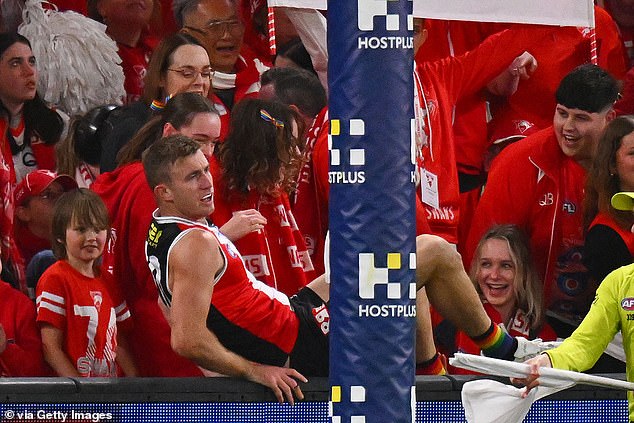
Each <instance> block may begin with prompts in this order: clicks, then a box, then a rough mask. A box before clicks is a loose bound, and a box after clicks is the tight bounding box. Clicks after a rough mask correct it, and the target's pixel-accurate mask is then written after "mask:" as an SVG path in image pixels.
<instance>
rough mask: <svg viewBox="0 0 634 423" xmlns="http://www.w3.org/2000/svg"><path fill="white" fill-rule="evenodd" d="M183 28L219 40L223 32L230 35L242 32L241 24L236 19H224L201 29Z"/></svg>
mask: <svg viewBox="0 0 634 423" xmlns="http://www.w3.org/2000/svg"><path fill="white" fill-rule="evenodd" d="M185 28H187V29H191V30H192V31H195V32H198V33H200V34H204V35H208V36H210V37H214V38H219V37H222V36H223V35H224V34H225V32H228V33H229V34H232V35H236V34H239V33H240V32H241V31H242V28H243V26H242V22H240V21H239V20H238V19H225V20H222V21H213V22H209V23H208V24H207V25H205V27H203V28H194V27H192V26H185Z"/></svg>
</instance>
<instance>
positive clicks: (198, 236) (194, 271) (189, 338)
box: [169, 230, 307, 404]
mask: <svg viewBox="0 0 634 423" xmlns="http://www.w3.org/2000/svg"><path fill="white" fill-rule="evenodd" d="M169 263H170V266H169V281H170V285H171V286H170V288H171V290H172V307H171V315H170V318H171V325H172V337H171V343H172V348H173V349H174V351H176V352H177V353H179V354H181V355H182V356H184V357H186V358H189V359H190V360H192V361H194V362H195V363H197V364H198V365H199V366H201V367H204V368H205V369H208V370H211V371H215V372H219V373H222V374H224V375H227V376H233V377H242V378H245V379H249V380H252V381H254V382H257V383H260V384H262V385H265V386H267V387H269V388H270V389H271V390H273V393H274V394H275V396H276V398H277V399H278V401H280V402H284V400H285V399H286V400H287V401H288V402H289V403H291V404H293V403H294V398H295V397H296V398H297V399H300V400H301V399H303V397H304V396H303V393H302V392H301V389H300V388H299V386H298V383H297V381H298V380H300V381H303V382H306V381H307V379H306V378H305V377H304V376H302V375H301V374H300V373H299V372H297V371H296V370H294V369H289V368H282V367H275V366H267V365H262V364H257V363H254V362H251V361H249V360H246V359H245V358H243V357H241V356H240V355H237V354H235V353H233V352H231V351H229V350H227V349H226V348H225V347H224V346H223V345H222V344H221V343H220V342H219V341H218V338H217V337H216V336H215V335H214V333H213V332H211V331H210V330H209V329H208V328H207V325H206V321H207V314H208V312H209V303H210V299H211V296H212V294H213V282H214V276H215V275H216V274H217V273H218V271H219V270H220V269H221V268H222V266H223V265H224V259H223V257H222V254H221V253H220V247H219V245H218V243H217V241H216V239H215V238H214V236H213V235H212V234H211V233H208V232H205V231H198V230H194V231H190V232H189V233H187V234H186V235H185V236H184V237H183V238H182V239H181V240H180V241H179V242H178V243H177V244H176V246H175V247H174V248H173V249H172V251H171V252H170V255H169Z"/></svg>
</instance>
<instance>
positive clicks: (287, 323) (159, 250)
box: [146, 212, 299, 365]
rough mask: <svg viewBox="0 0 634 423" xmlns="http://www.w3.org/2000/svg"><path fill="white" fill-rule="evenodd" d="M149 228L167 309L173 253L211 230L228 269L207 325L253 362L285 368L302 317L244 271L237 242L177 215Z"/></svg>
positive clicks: (219, 279)
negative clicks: (181, 243)
mask: <svg viewBox="0 0 634 423" xmlns="http://www.w3.org/2000/svg"><path fill="white" fill-rule="evenodd" d="M157 214H158V213H157V212H154V220H153V221H152V224H151V225H150V230H149V234H148V240H147V242H146V254H147V260H148V264H149V266H150V269H151V271H152V275H153V276H154V280H155V283H156V285H157V287H158V289H159V296H160V298H161V299H162V301H163V302H164V303H165V305H167V306H168V307H169V306H170V305H171V299H172V292H171V290H170V288H169V286H170V285H169V281H168V271H169V260H168V259H169V252H170V250H171V249H172V248H174V246H175V245H176V243H177V242H178V241H179V240H180V239H182V237H183V236H185V235H186V234H187V233H189V232H191V231H196V230H202V231H207V232H209V233H211V234H213V236H214V237H215V238H216V239H217V240H218V244H219V246H220V250H221V252H222V255H223V258H224V262H225V265H224V266H223V268H222V269H221V270H220V272H219V273H218V274H217V275H216V277H215V279H214V290H213V295H212V298H211V307H210V309H209V315H208V316H207V327H208V328H209V329H210V330H212V331H213V333H214V334H215V335H216V336H217V337H218V339H219V340H220V342H221V343H222V344H223V345H224V346H225V348H228V349H230V350H232V351H234V352H236V353H238V354H240V355H242V356H244V357H246V358H247V359H250V360H254V361H257V362H259V363H264V364H274V365H283V364H284V362H285V361H286V359H287V356H288V354H290V352H291V351H292V349H293V347H294V345H295V341H296V340H297V335H298V330H299V319H298V318H297V315H296V314H295V312H294V311H293V310H292V308H291V306H290V302H289V299H288V297H287V296H286V295H284V294H283V293H281V292H279V291H277V290H276V289H274V288H272V287H270V286H268V285H266V284H264V283H262V282H260V281H258V280H257V279H256V278H255V277H254V276H253V275H252V274H251V273H250V272H249V271H248V270H247V269H246V267H245V265H244V262H243V260H242V257H241V256H240V253H239V252H238V250H237V249H236V247H235V246H234V245H233V243H232V242H231V241H230V240H229V239H228V238H227V237H225V236H224V235H223V234H222V233H220V232H219V231H218V228H217V227H216V226H207V225H204V224H201V223H197V222H192V221H189V220H186V219H182V218H178V217H171V216H168V217H162V216H157Z"/></svg>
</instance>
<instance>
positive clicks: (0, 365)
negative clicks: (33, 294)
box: [0, 281, 45, 377]
mask: <svg viewBox="0 0 634 423" xmlns="http://www.w3.org/2000/svg"><path fill="white" fill-rule="evenodd" d="M35 317H36V315H35V305H34V304H33V302H31V300H29V299H28V297H27V296H26V295H24V294H22V293H21V292H19V291H18V290H16V289H14V288H12V287H11V285H9V284H8V283H6V282H3V281H0V324H1V325H2V327H3V329H4V333H5V334H6V337H7V340H8V343H7V346H6V348H5V350H4V351H3V352H2V353H1V354H0V376H15V377H28V376H44V375H45V373H44V367H43V365H44V361H43V359H42V341H41V340H40V331H39V330H38V328H37V325H36V324H35Z"/></svg>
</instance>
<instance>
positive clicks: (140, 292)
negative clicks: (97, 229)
mask: <svg viewBox="0 0 634 423" xmlns="http://www.w3.org/2000/svg"><path fill="white" fill-rule="evenodd" d="M91 189H92V190H94V191H95V192H96V193H97V194H99V195H100V196H101V198H102V199H103V200H104V202H105V203H106V206H107V207H108V211H109V212H110V219H111V221H112V229H113V239H112V241H111V243H110V244H109V245H108V248H107V249H106V251H104V255H103V267H104V269H106V270H108V271H111V272H112V273H113V275H114V279H115V281H116V282H117V283H118V285H119V288H120V290H121V292H122V293H123V296H124V298H125V300H126V301H127V303H128V307H129V308H130V312H131V313H132V316H133V317H134V327H133V329H132V331H131V332H130V337H129V339H128V342H129V343H130V347H131V349H132V352H133V354H134V356H135V359H136V363H137V366H138V368H139V373H140V375H141V376H178V377H186V376H201V375H202V373H201V371H200V369H199V368H198V367H197V366H196V365H195V364H194V363H193V362H191V361H189V360H187V359H185V358H183V357H181V356H180V355H178V354H176V353H175V352H174V351H173V350H172V347H171V344H170V327H169V324H168V323H167V321H166V320H165V317H164V316H163V313H162V311H161V309H160V308H159V306H158V292H157V290H156V287H155V285H154V281H153V279H152V274H151V273H150V269H149V267H148V265H147V261H146V259H145V240H146V237H147V231H148V228H149V226H150V222H151V221H152V212H153V211H154V210H155V209H156V207H157V206H156V201H155V200H154V194H153V193H152V190H151V189H150V186H149V185H148V183H147V181H146V179H145V174H144V172H143V166H142V165H141V163H140V162H136V163H132V164H129V165H126V166H123V167H120V168H118V169H116V170H115V171H113V172H108V173H104V174H102V175H100V176H99V178H97V180H96V181H95V182H94V183H93V185H92V186H91Z"/></svg>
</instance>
